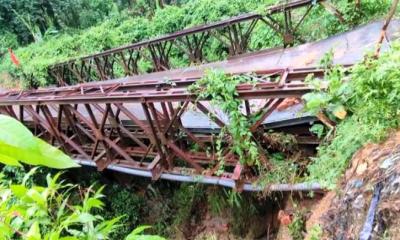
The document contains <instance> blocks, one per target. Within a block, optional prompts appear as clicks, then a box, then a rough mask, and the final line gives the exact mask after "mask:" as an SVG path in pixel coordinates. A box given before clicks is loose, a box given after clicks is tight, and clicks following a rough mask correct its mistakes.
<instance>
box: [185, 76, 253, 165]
mask: <svg viewBox="0 0 400 240" xmlns="http://www.w3.org/2000/svg"><path fill="white" fill-rule="evenodd" d="M250 81H251V79H250V78H248V77H245V76H237V75H235V76H228V75H225V74H224V73H223V72H221V71H208V72H207V73H206V74H205V76H204V77H203V78H202V79H200V80H198V81H197V82H196V83H195V84H194V85H192V86H190V88H189V91H191V92H193V93H198V100H202V99H210V100H211V104H212V105H214V106H218V108H219V109H221V110H222V111H223V112H224V113H225V114H227V115H228V117H229V124H226V125H225V126H224V127H223V128H222V129H221V130H220V133H221V134H219V136H218V140H217V144H216V150H217V154H218V156H219V160H220V161H224V159H223V156H222V142H223V141H224V140H226V139H227V137H226V136H225V132H228V133H229V134H230V136H231V143H230V148H231V150H232V151H233V152H234V153H236V154H237V155H238V156H239V160H240V163H242V164H247V165H254V164H256V165H258V166H260V162H259V152H258V147H257V144H256V142H255V141H254V140H253V134H252V132H251V131H250V126H251V125H250V124H251V121H249V119H248V118H247V117H246V116H245V115H244V114H243V113H242V111H241V107H242V100H241V99H239V98H238V96H239V94H238V93H237V90H236V86H237V85H238V84H240V83H245V82H250ZM210 117H211V119H212V118H213V117H212V116H210ZM228 141H229V140H228Z"/></svg>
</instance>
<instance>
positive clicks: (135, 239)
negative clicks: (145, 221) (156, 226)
mask: <svg viewBox="0 0 400 240" xmlns="http://www.w3.org/2000/svg"><path fill="white" fill-rule="evenodd" d="M148 228H151V227H150V226H139V227H137V228H136V229H134V230H133V231H132V232H131V233H130V234H129V235H128V236H127V237H126V238H125V240H165V238H163V237H160V236H156V235H141V234H142V233H143V231H144V230H146V229H148Z"/></svg>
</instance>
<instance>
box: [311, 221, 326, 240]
mask: <svg viewBox="0 0 400 240" xmlns="http://www.w3.org/2000/svg"><path fill="white" fill-rule="evenodd" d="M322 234H323V232H322V228H321V226H320V225H318V224H315V225H314V226H312V228H311V229H310V232H309V233H308V235H309V236H310V237H309V239H310V240H320V239H322Z"/></svg>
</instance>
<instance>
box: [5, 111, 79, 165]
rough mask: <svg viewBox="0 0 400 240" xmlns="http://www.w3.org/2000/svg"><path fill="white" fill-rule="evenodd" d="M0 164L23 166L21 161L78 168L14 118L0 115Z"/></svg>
mask: <svg viewBox="0 0 400 240" xmlns="http://www.w3.org/2000/svg"><path fill="white" fill-rule="evenodd" d="M0 129H1V132H0V162H1V163H4V164H6V165H12V166H21V165H20V163H19V161H22V162H24V163H27V164H31V165H42V166H47V167H51V168H58V169H65V168H71V167H78V166H79V165H78V164H76V163H75V162H74V161H73V160H72V159H71V158H70V157H68V156H67V155H65V154H64V153H63V152H62V151H60V150H59V149H57V148H55V147H53V146H51V145H49V144H47V143H46V142H44V141H43V140H41V139H39V138H36V137H34V136H33V135H32V133H31V132H30V131H29V130H28V129H26V128H25V126H24V125H23V124H22V123H20V122H19V121H17V120H15V119H14V118H11V117H8V116H5V115H0Z"/></svg>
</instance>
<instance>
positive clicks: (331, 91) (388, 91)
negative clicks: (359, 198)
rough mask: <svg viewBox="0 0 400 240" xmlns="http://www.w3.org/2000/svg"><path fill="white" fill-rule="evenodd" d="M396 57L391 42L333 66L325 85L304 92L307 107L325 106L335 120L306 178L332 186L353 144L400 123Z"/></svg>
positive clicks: (399, 56) (378, 137)
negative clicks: (341, 114) (342, 113)
mask: <svg viewBox="0 0 400 240" xmlns="http://www.w3.org/2000/svg"><path fill="white" fill-rule="evenodd" d="M399 60H400V46H399V43H394V44H393V45H392V49H391V50H389V51H388V52H387V53H384V54H382V55H381V56H380V57H379V58H378V59H375V58H373V57H366V58H365V61H364V62H362V63H360V64H357V65H355V66H354V67H352V68H351V69H350V70H348V71H345V70H343V69H341V68H338V67H334V68H332V69H331V70H330V71H328V74H327V76H326V80H327V85H328V86H327V89H321V90H317V91H315V92H314V93H311V94H308V95H306V96H305V97H304V98H305V99H306V101H307V104H306V106H307V107H308V109H309V110H310V111H311V112H319V111H323V112H325V113H327V114H328V115H329V116H330V117H331V119H333V120H334V121H336V122H338V125H337V127H336V131H335V134H334V138H333V139H332V140H331V141H330V142H327V143H325V144H323V145H322V146H320V147H319V150H318V156H317V157H316V158H314V159H313V163H312V164H311V165H310V166H309V167H308V171H309V174H310V175H309V180H310V181H318V182H320V183H321V184H323V185H324V186H326V187H329V188H334V187H335V183H336V181H337V179H338V177H340V176H341V174H342V173H343V171H344V170H345V168H346V167H347V165H348V161H349V159H350V158H351V156H352V155H353V154H354V152H355V151H356V150H358V149H359V148H360V147H362V146H363V145H364V144H366V143H368V142H377V141H381V140H383V139H384V138H385V137H386V136H387V134H388V132H389V131H390V130H391V129H395V128H397V127H398V126H399V113H400V107H399V104H398V102H399V100H400V94H399V92H400V82H399V81H398V79H399V78H400V71H399V69H400V68H399V67H400V65H399V64H400V62H399ZM321 96H323V97H321ZM321 99H322V100H321ZM310 102H311V103H313V104H310ZM314 102H315V104H314ZM333 106H343V108H344V109H345V110H346V111H347V112H348V116H347V117H346V118H345V119H344V120H340V119H338V118H336V117H335V112H334V110H335V107H333ZM354 133H357V134H354Z"/></svg>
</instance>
